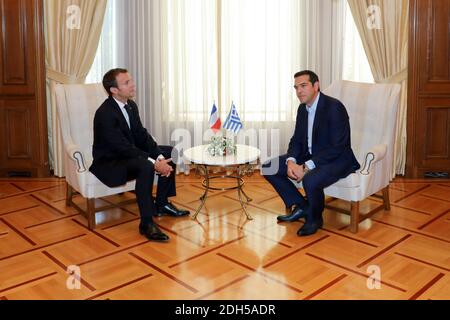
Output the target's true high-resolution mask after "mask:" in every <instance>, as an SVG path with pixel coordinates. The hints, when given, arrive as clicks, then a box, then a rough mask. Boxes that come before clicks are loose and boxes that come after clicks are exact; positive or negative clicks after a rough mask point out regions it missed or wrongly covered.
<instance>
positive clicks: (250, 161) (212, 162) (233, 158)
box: [184, 144, 261, 220]
mask: <svg viewBox="0 0 450 320" xmlns="http://www.w3.org/2000/svg"><path fill="white" fill-rule="evenodd" d="M208 147H209V145H202V146H197V147H194V148H190V149H188V150H186V151H184V158H185V159H186V160H187V161H189V162H191V163H192V164H194V165H195V166H196V167H197V170H198V172H199V173H200V174H201V175H203V176H204V177H205V179H204V181H203V187H205V193H204V194H203V196H202V197H201V198H200V200H201V201H202V203H201V204H200V206H199V207H198V209H197V211H196V212H195V214H194V216H193V219H197V216H198V214H199V212H200V210H201V209H202V208H203V206H204V205H205V202H206V198H207V197H208V192H209V190H221V191H225V190H237V191H238V196H239V202H240V203H241V207H242V209H243V211H244V213H245V215H246V216H247V219H248V220H253V218H252V217H251V216H250V214H249V213H248V212H247V209H246V208H245V203H244V201H243V200H242V196H245V198H246V200H247V202H246V203H249V202H251V201H252V199H251V198H249V197H248V196H247V194H246V193H245V192H244V190H243V189H242V187H243V185H244V180H243V177H244V176H245V175H248V176H250V175H252V174H253V172H254V168H255V166H256V165H257V164H258V159H259V157H260V155H261V151H260V150H259V149H258V148H255V147H251V146H246V145H241V144H237V145H236V148H237V152H236V154H235V155H227V156H222V157H220V156H214V157H213V156H211V155H210V154H209V153H208V151H207V149H208ZM209 167H222V168H225V169H226V170H233V172H234V171H235V172H236V174H235V175H218V176H217V175H214V174H211V173H210V172H209ZM219 178H220V179H235V180H236V182H237V185H236V186H235V187H230V188H215V187H212V186H211V185H210V181H211V180H212V179H219Z"/></svg>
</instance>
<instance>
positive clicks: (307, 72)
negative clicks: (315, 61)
mask: <svg viewBox="0 0 450 320" xmlns="http://www.w3.org/2000/svg"><path fill="white" fill-rule="evenodd" d="M301 76H309V81H310V82H311V83H312V85H314V84H315V83H316V82H318V81H319V77H318V76H317V74H315V73H314V72H313V71H310V70H303V71H300V72H297V73H296V74H295V76H294V79H295V78H298V77H301Z"/></svg>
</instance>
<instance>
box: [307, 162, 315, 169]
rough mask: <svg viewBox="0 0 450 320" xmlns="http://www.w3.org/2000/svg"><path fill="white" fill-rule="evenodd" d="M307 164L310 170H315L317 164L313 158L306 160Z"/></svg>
mask: <svg viewBox="0 0 450 320" xmlns="http://www.w3.org/2000/svg"><path fill="white" fill-rule="evenodd" d="M305 165H306V166H307V167H308V169H309V170H313V169H315V168H316V165H315V163H314V161H312V160H309V161H306V162H305Z"/></svg>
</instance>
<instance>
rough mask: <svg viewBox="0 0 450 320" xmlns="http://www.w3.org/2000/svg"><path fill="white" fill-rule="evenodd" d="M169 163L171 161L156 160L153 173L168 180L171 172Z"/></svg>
mask: <svg viewBox="0 0 450 320" xmlns="http://www.w3.org/2000/svg"><path fill="white" fill-rule="evenodd" d="M170 162H172V159H162V160H156V162H155V171H156V172H158V173H159V174H160V175H161V176H162V177H166V178H168V177H169V176H170V175H171V174H172V172H173V168H172V167H171V166H170V165H169V163H170Z"/></svg>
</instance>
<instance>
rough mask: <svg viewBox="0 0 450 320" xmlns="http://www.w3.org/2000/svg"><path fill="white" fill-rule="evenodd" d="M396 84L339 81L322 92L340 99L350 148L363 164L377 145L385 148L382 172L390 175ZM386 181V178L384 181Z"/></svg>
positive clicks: (397, 97) (396, 101)
mask: <svg viewBox="0 0 450 320" xmlns="http://www.w3.org/2000/svg"><path fill="white" fill-rule="evenodd" d="M400 90H401V86H400V85H399V84H371V83H358V82H351V81H344V80H339V81H335V82H333V83H332V84H331V85H330V86H329V87H328V88H326V89H325V90H324V93H325V94H326V95H329V96H331V97H334V98H336V99H338V100H340V101H341V102H342V103H343V104H344V105H345V107H346V109H347V112H348V114H349V117H350V127H351V140H352V141H351V142H352V149H353V152H354V153H355V156H356V158H357V160H358V162H359V163H360V164H361V165H363V164H364V161H365V157H366V153H367V152H368V151H369V150H370V148H372V147H374V146H375V145H378V144H385V145H386V146H387V154H386V158H387V162H386V165H387V166H386V167H384V168H383V171H384V170H386V171H385V172H386V173H388V174H389V175H391V172H392V168H393V164H394V143H395V133H396V124H397V110H398V103H399V99H400ZM388 179H390V177H389V178H388Z"/></svg>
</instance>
